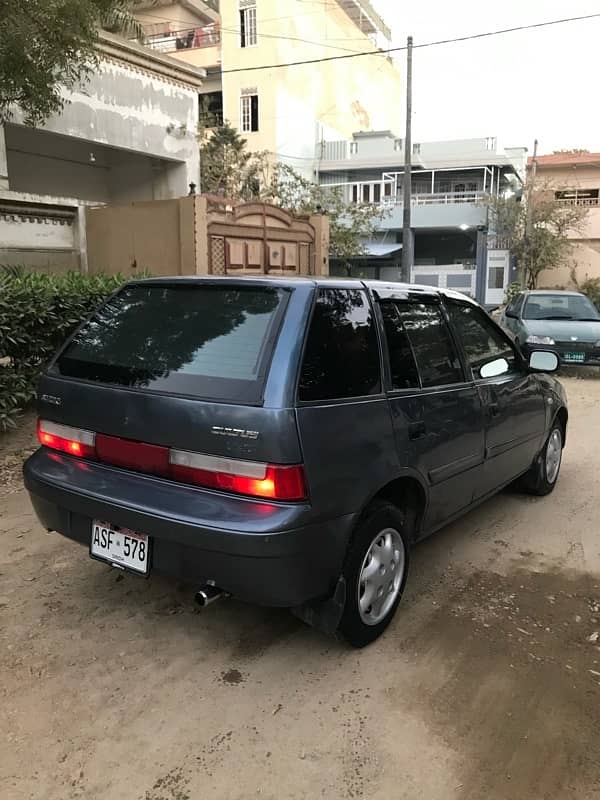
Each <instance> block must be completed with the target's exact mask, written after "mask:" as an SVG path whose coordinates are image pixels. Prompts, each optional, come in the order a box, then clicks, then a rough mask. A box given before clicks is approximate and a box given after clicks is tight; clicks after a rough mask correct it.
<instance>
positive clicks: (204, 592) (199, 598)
mask: <svg viewBox="0 0 600 800" xmlns="http://www.w3.org/2000/svg"><path fill="white" fill-rule="evenodd" d="M224 594H225V592H223V591H222V590H221V589H218V588H217V587H216V586H211V585H210V584H205V585H204V586H201V587H200V589H198V591H197V592H196V594H195V595H194V600H195V601H196V603H198V605H199V606H200V608H206V606H209V605H210V604H211V603H214V602H215V601H216V600H218V599H219V598H220V597H223V596H224Z"/></svg>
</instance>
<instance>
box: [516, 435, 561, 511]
mask: <svg viewBox="0 0 600 800" xmlns="http://www.w3.org/2000/svg"><path fill="white" fill-rule="evenodd" d="M562 451H563V427H562V425H561V424H560V422H554V424H553V425H552V428H551V430H550V433H549V435H548V438H547V439H546V443H545V444H544V447H543V448H542V451H541V453H540V454H539V455H538V457H537V458H536V460H535V461H534V462H533V465H532V466H531V469H530V470H529V472H527V473H526V474H525V475H524V476H523V479H522V486H523V488H524V489H525V491H527V492H529V493H530V494H533V495H538V496H539V497H543V496H544V495H547V494H550V492H552V491H553V490H554V487H555V486H556V483H557V481H558V476H559V473H560V467H561V464H562Z"/></svg>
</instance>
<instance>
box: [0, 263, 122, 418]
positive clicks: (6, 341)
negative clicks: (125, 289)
mask: <svg viewBox="0 0 600 800" xmlns="http://www.w3.org/2000/svg"><path fill="white" fill-rule="evenodd" d="M125 280H126V279H125V278H123V277H122V276H121V275H82V274H80V273H78V272H77V273H68V274H66V275H45V274H40V273H26V272H25V271H23V270H20V269H14V268H13V269H3V270H1V271H0V431H3V430H7V428H9V427H14V425H15V419H16V417H17V415H18V413H19V411H20V410H21V409H23V408H24V407H25V406H26V405H27V404H28V403H29V402H31V401H32V400H33V399H34V398H35V394H36V385H37V380H38V377H39V374H40V372H41V371H42V369H43V367H44V365H45V364H46V363H47V362H48V360H49V359H50V358H51V356H52V354H53V353H54V351H55V350H56V349H57V347H58V346H59V345H60V344H61V343H62V342H63V341H64V340H65V339H66V338H67V336H69V334H70V333H71V332H72V331H73V330H74V328H75V327H76V326H77V325H78V324H79V323H80V322H81V320H82V319H83V318H84V317H86V316H87V315H88V314H89V313H90V312H91V311H93V309H94V308H95V307H96V306H97V305H99V304H100V303H101V302H102V301H103V300H104V299H105V298H106V297H107V296H108V295H109V294H111V293H112V292H113V291H115V290H116V289H118V288H119V286H121V285H122V284H123V283H124V281H125Z"/></svg>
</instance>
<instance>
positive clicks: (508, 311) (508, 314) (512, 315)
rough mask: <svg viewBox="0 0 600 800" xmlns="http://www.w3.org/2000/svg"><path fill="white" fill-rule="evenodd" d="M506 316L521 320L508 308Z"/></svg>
mask: <svg viewBox="0 0 600 800" xmlns="http://www.w3.org/2000/svg"><path fill="white" fill-rule="evenodd" d="M504 316H505V317H510V318H511V319H519V318H518V316H517V315H516V314H515V312H514V311H510V310H509V309H508V308H505V309H504Z"/></svg>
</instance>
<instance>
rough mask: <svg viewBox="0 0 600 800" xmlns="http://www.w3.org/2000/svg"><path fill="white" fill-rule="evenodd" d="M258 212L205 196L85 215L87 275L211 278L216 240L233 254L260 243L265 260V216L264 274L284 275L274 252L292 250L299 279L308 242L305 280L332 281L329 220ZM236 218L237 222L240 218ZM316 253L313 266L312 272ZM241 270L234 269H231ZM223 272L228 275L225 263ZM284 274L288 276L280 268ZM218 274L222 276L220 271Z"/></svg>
mask: <svg viewBox="0 0 600 800" xmlns="http://www.w3.org/2000/svg"><path fill="white" fill-rule="evenodd" d="M213 200H214V198H213ZM248 209H250V211H249V210H248ZM257 209H258V211H257V213H256V214H254V213H253V209H252V204H246V205H243V204H242V205H240V206H236V207H235V210H234V211H232V210H231V209H230V210H226V209H225V204H222V203H221V202H220V201H219V202H216V203H215V202H212V203H211V202H210V201H209V198H208V197H207V196H203V195H194V196H191V197H184V198H179V199H173V200H163V201H156V202H153V203H144V202H136V203H130V204H126V205H107V206H97V207H90V208H88V209H87V210H86V228H87V253H88V268H89V271H90V272H93V273H97V272H108V273H111V274H114V273H117V272H120V273H123V274H125V275H136V274H139V273H141V272H143V271H148V272H151V273H152V274H153V275H193V274H209V273H210V271H211V262H210V257H209V250H210V245H211V243H212V240H213V239H214V238H221V239H223V243H224V244H225V242H226V243H227V244H226V245H225V246H226V247H230V248H232V252H233V248H234V247H235V246H236V245H241V247H242V250H244V248H246V247H247V242H250V243H255V244H256V243H257V244H258V245H259V248H260V250H261V252H263V244H264V242H265V237H266V235H267V234H264V233H263V231H264V227H263V226H264V222H265V214H266V220H267V228H266V230H267V232H268V237H269V239H268V241H267V243H266V249H265V251H264V255H265V258H266V257H267V251H268V258H269V261H268V267H265V263H266V262H264V259H263V262H261V264H262V266H261V268H260V270H259V271H260V272H261V273H262V272H263V268H265V269H267V271H272V272H273V274H279V273H278V267H277V263H279V262H277V259H275V262H273V259H274V258H275V251H278V252H281V251H282V250H283V249H286V248H288V247H289V248H290V249H289V250H288V249H286V255H287V256H290V257H291V256H294V257H298V261H296V262H290V261H288V262H287V265H288V266H289V264H290V263H294V264H295V266H296V267H298V271H299V272H302V259H301V257H300V249H298V250H297V249H296V243H298V242H303V243H304V244H303V245H302V246H301V247H305V248H306V250H304V251H303V252H304V253H306V255H307V259H306V263H305V269H304V272H306V273H312V274H317V275H327V274H328V273H329V258H328V255H329V219H328V217H327V216H324V215H315V216H311V217H310V219H306V218H291V217H290V216H289V215H288V214H287V213H286V212H284V211H282V210H281V209H278V208H274V207H269V206H267V207H265V206H263V205H259V206H257ZM265 209H266V210H265ZM238 212H239V218H238V216H236V215H237V214H238ZM281 218H283V222H282V221H281ZM279 229H281V230H279ZM246 240H247V242H246ZM238 249H239V248H238ZM311 250H312V255H313V258H314V261H313V263H312V264H311V262H310V253H311ZM230 255H231V254H230ZM244 259H245V256H244ZM272 262H273V263H272ZM237 263H238V262H236V261H233V260H232V261H231V264H232V265H233V267H235V265H236V264H237ZM253 263H254V262H253ZM281 263H282V262H281ZM213 266H214V264H213ZM221 266H222V267H224V266H225V263H223V264H222V265H221ZM281 269H284V266H283V264H282V266H281ZM221 272H223V270H221ZM215 274H219V272H218V271H217V270H215ZM239 274H242V273H239ZM290 274H293V273H290ZM296 274H298V273H296Z"/></svg>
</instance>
